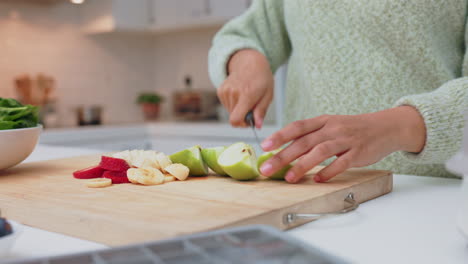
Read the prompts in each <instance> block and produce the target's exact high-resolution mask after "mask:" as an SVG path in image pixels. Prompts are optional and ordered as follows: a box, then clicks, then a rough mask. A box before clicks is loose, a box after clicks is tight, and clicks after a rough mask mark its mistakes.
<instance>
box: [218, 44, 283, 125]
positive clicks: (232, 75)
mask: <svg viewBox="0 0 468 264" xmlns="http://www.w3.org/2000/svg"><path fill="white" fill-rule="evenodd" d="M273 83H274V81H273V74H272V72H271V69H270V66H269V64H268V60H267V59H266V58H265V56H264V55H263V54H261V53H260V52H258V51H256V50H250V49H245V50H240V51H238V52H236V53H235V54H234V55H233V56H232V57H231V59H230V60H229V63H228V77H227V79H226V80H225V81H224V82H223V84H222V85H221V87H220V88H218V97H219V99H220V101H221V103H222V104H223V105H224V107H225V108H226V109H227V110H228V112H229V113H230V118H229V119H230V120H229V121H230V123H231V125H232V126H234V127H245V126H247V125H248V124H246V123H245V121H244V119H245V116H246V115H247V113H248V112H249V111H251V110H253V114H254V119H255V125H256V127H257V128H261V127H262V124H263V119H264V117H265V114H266V112H267V110H268V106H269V105H270V103H271V100H272V99H273Z"/></svg>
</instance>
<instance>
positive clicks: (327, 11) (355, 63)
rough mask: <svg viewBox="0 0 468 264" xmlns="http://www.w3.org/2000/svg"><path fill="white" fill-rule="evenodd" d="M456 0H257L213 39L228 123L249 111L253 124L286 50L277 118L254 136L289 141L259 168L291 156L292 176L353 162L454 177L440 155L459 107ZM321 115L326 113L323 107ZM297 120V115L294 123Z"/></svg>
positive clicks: (454, 133)
mask: <svg viewBox="0 0 468 264" xmlns="http://www.w3.org/2000/svg"><path fill="white" fill-rule="evenodd" d="M466 6H467V1H466V0H453V1H429V0H414V1H406V0H391V1H390V0H383V1H364V0H354V1H341V0H314V1H313V0H310V1H307V0H302V1H300V0H295V1H294V0H288V1H281V0H256V1H253V4H252V6H251V7H250V9H249V10H248V11H247V12H245V13H244V14H243V15H241V16H240V17H237V18H235V19H234V20H232V21H231V22H229V23H227V24H226V25H225V26H224V27H223V28H222V29H221V31H220V32H218V33H217V35H216V36H215V38H214V41H213V47H212V48H211V50H210V54H209V67H210V76H211V79H212V81H213V83H214V84H215V85H216V86H217V87H219V89H218V96H219V98H220V100H221V102H222V104H223V105H224V106H225V107H226V108H227V110H228V111H229V112H230V122H231V124H232V125H233V126H236V127H242V126H246V124H245V123H244V116H245V115H246V114H247V112H248V111H250V110H253V112H254V117H255V120H256V126H257V127H258V128H260V127H261V126H262V121H263V118H264V116H265V113H266V111H267V109H268V106H269V104H270V102H271V100H272V98H273V74H272V73H273V72H275V70H276V69H277V68H278V67H279V66H280V65H281V64H283V63H285V62H286V61H287V60H288V59H289V61H288V65H289V66H288V78H287V90H286V112H285V120H287V121H288V122H291V123H290V124H288V125H286V126H285V127H284V128H283V129H281V130H280V131H278V132H276V133H274V134H273V135H271V136H270V137H268V138H267V139H265V140H264V141H263V142H262V148H263V149H264V150H265V151H270V150H274V149H276V148H279V147H281V146H282V145H284V144H286V143H290V142H291V144H289V145H288V146H287V147H286V148H285V149H284V150H282V151H281V152H280V153H278V154H277V155H275V156H274V157H273V158H271V159H270V160H269V161H267V162H265V163H264V164H263V166H262V167H261V168H260V171H261V173H262V174H263V175H265V176H269V175H272V174H273V173H274V172H275V171H276V170H278V169H280V168H281V167H283V166H284V165H286V164H288V163H290V162H292V161H293V160H296V159H298V158H299V160H298V162H297V163H296V164H295V165H294V166H293V167H292V168H291V169H290V170H289V171H288V173H287V174H286V180H287V181H288V182H290V183H296V182H298V181H300V180H301V178H303V176H304V174H305V173H306V172H307V171H308V170H309V169H311V168H313V167H314V166H316V165H318V164H320V163H322V162H324V161H326V160H328V159H329V158H332V157H336V159H334V160H333V161H332V162H331V163H330V164H329V165H328V166H326V167H325V168H324V169H323V170H321V171H320V172H319V173H318V174H317V175H316V176H315V178H314V180H315V181H317V182H324V181H327V180H329V179H330V178H332V177H334V176H335V175H337V174H339V173H341V172H343V171H344V170H346V169H348V168H351V167H363V166H367V165H371V164H374V163H375V164H374V165H372V166H370V167H372V168H378V169H389V170H392V171H394V172H395V173H401V174H415V175H429V176H440V177H453V175H451V174H450V173H449V172H447V171H446V170H445V168H444V162H445V161H446V160H447V159H448V158H449V157H451V156H452V155H453V154H454V153H455V152H456V151H457V150H458V149H459V147H460V143H461V138H462V127H463V124H464V118H463V112H464V111H465V109H467V108H468V78H467V77H464V76H465V75H467V74H468V58H465V42H464V37H465V24H466V19H465V18H466V15H467V14H466V12H467V10H466ZM324 114H326V115H324ZM292 121H295V122H292Z"/></svg>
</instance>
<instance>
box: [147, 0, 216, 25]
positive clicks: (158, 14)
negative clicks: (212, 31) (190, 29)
mask: <svg viewBox="0 0 468 264" xmlns="http://www.w3.org/2000/svg"><path fill="white" fill-rule="evenodd" d="M152 5H153V6H152V8H153V15H154V18H153V20H154V25H153V26H154V27H156V28H167V29H170V28H179V27H184V26H187V25H190V24H192V23H197V20H198V19H202V18H203V17H206V16H207V9H206V4H205V0H170V1H169V0H153V3H152Z"/></svg>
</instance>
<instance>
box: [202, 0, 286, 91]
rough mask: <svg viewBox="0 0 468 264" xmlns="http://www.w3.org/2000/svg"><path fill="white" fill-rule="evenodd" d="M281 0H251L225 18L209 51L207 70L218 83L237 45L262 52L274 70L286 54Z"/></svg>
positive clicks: (238, 47)
mask: <svg viewBox="0 0 468 264" xmlns="http://www.w3.org/2000/svg"><path fill="white" fill-rule="evenodd" d="M283 5H284V1H283V0H255V1H253V3H252V5H251V7H250V8H249V9H248V10H247V11H246V12H245V13H244V14H242V15H240V16H238V17H236V18H235V19H233V20H231V21H230V22H228V23H227V24H226V25H224V27H223V28H222V29H221V30H220V31H219V32H218V33H217V34H216V35H215V37H214V39H213V45H212V47H211V49H210V51H209V55H208V60H209V73H210V78H211V81H212V82H213V84H214V85H215V86H216V87H219V86H220V85H221V84H222V82H223V81H224V79H226V77H227V63H228V61H229V59H230V58H231V56H232V55H233V54H234V53H235V52H236V51H238V50H241V49H254V50H257V51H259V52H260V53H262V54H263V55H265V57H266V58H267V59H268V61H269V63H270V67H271V71H272V72H275V71H276V69H277V68H278V67H279V66H281V65H282V64H283V63H284V62H285V61H286V60H287V58H288V57H289V54H290V52H291V44H290V41H289V37H288V33H287V30H286V25H285V23H284V14H283Z"/></svg>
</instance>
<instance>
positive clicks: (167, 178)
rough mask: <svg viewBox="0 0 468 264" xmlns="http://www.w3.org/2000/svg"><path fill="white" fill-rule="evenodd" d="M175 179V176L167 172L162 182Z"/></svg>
mask: <svg viewBox="0 0 468 264" xmlns="http://www.w3.org/2000/svg"><path fill="white" fill-rule="evenodd" d="M175 180H176V178H175V177H174V176H172V175H169V174H165V175H164V183H166V182H173V181H175Z"/></svg>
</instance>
